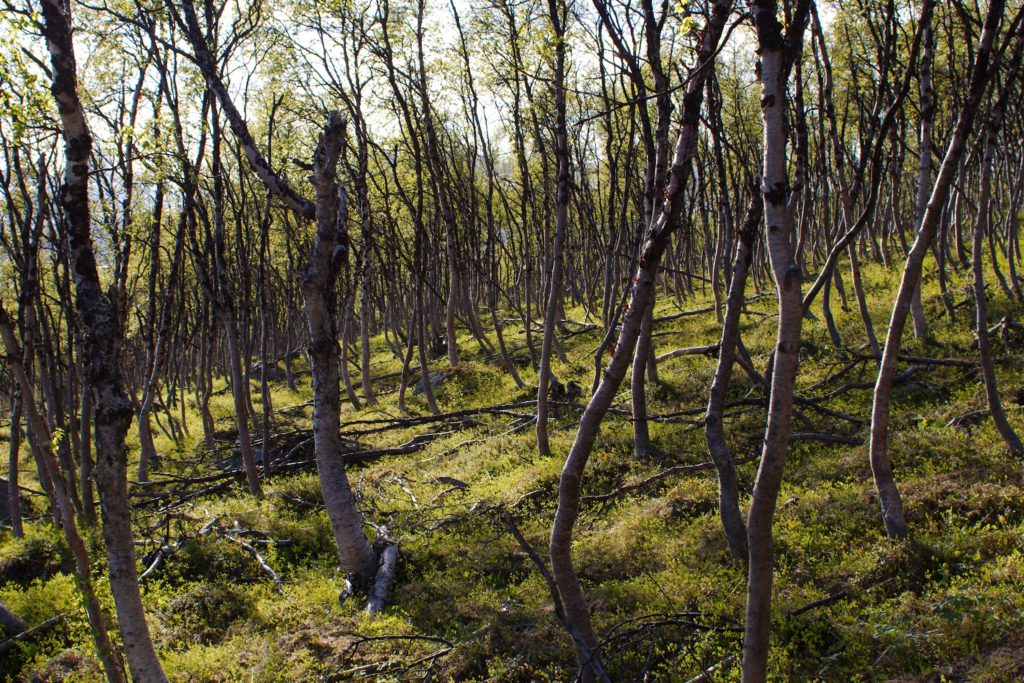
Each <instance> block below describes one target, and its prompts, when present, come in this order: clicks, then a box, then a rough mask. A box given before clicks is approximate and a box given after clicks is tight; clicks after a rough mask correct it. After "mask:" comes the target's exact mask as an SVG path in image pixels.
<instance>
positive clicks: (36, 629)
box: [0, 612, 67, 655]
mask: <svg viewBox="0 0 1024 683" xmlns="http://www.w3.org/2000/svg"><path fill="white" fill-rule="evenodd" d="M66 616H67V613H65V612H62V613H60V614H58V615H57V616H55V617H50V618H49V619H47V620H46V621H44V622H42V623H41V624H37V625H35V626H33V627H32V628H30V629H26V630H24V631H22V632H21V633H19V634H18V635H16V636H14V637H12V638H8V639H7V640H5V641H4V642H2V643H0V655H2V654H3V653H5V652H7V651H8V650H10V649H11V648H13V647H14V646H15V645H17V644H18V643H20V642H22V641H25V640H28V639H29V638H31V637H32V636H34V635H35V634H37V633H40V632H42V631H45V630H47V629H48V628H50V627H51V626H54V625H55V624H57V622H59V621H62V620H63V619H64V617H66Z"/></svg>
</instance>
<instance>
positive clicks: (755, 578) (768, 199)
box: [742, 0, 809, 683]
mask: <svg viewBox="0 0 1024 683" xmlns="http://www.w3.org/2000/svg"><path fill="white" fill-rule="evenodd" d="M751 12H752V14H753V19H754V25H755V26H756V28H757V46H758V57H759V59H760V71H759V76H760V82H761V115H762V118H763V120H764V135H763V146H764V165H763V170H762V173H761V178H762V180H761V182H762V183H763V186H762V194H763V195H764V222H765V243H766V246H767V247H768V256H769V259H770V262H771V268H772V274H773V276H774V279H775V287H776V292H777V295H778V305H779V322H778V335H777V338H776V342H775V351H774V353H773V360H774V363H773V367H772V373H771V396H770V398H769V402H768V425H767V428H766V430H765V435H764V445H763V447H762V451H761V464H760V467H759V468H758V471H757V479H756V480H755V481H754V492H753V495H752V496H751V500H750V511H749V512H748V514H747V547H748V553H749V560H748V567H747V613H746V623H745V624H744V630H743V665H742V671H743V681H744V683H761V682H763V681H765V680H766V679H767V672H768V647H769V630H770V624H771V609H772V579H773V572H774V565H775V555H774V539H773V535H772V523H773V521H774V517H775V502H776V499H777V498H778V495H779V488H780V487H781V485H782V472H783V465H784V463H785V459H786V450H787V449H788V447H789V434H790V429H791V426H792V414H793V392H794V389H795V385H796V370H797V364H798V362H799V359H800V328H801V325H802V323H803V311H804V308H803V297H802V295H801V292H800V288H801V287H800V285H801V271H800V266H799V265H798V264H797V262H796V255H795V253H794V247H795V244H796V234H795V232H796V231H795V226H794V223H793V213H792V208H791V207H790V205H789V203H788V200H789V177H788V172H787V168H786V163H787V159H786V141H787V137H788V135H787V127H788V124H787V121H786V119H787V116H786V108H787V100H786V88H787V84H788V82H789V72H790V69H791V66H792V64H793V63H794V62H795V61H796V60H798V59H800V55H801V53H802V51H803V31H804V25H805V24H806V22H807V18H808V12H809V2H806V1H804V2H801V3H799V4H798V6H797V8H796V11H795V16H794V18H793V19H792V23H790V24H789V27H788V29H787V31H786V32H785V34H783V29H782V25H781V24H780V23H779V20H778V19H777V17H776V3H775V0H757V1H756V2H753V3H752V4H751Z"/></svg>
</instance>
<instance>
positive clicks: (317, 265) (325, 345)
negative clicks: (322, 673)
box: [302, 112, 377, 585]
mask: <svg viewBox="0 0 1024 683" xmlns="http://www.w3.org/2000/svg"><path fill="white" fill-rule="evenodd" d="M344 126H345V124H344V122H343V121H342V119H341V115H340V114H338V113H337V112H332V113H331V116H330V119H329V120H328V122H327V125H326V126H325V127H324V131H323V133H322V134H321V136H320V142H319V143H318V144H317V148H316V153H315V154H314V155H313V175H312V176H311V180H312V182H313V187H314V188H316V236H315V237H314V239H313V246H312V248H311V249H310V258H309V266H308V267H307V268H306V270H305V272H304V273H303V275H302V291H303V293H304V295H305V301H306V322H307V325H308V327H309V358H310V369H311V371H312V375H313V443H314V448H315V451H316V467H317V472H318V474H319V475H320V490H321V492H322V493H323V498H324V503H325V504H326V506H327V516H328V517H329V518H330V520H331V528H332V529H333V531H334V540H335V543H336V544H337V546H338V552H339V553H340V555H341V563H342V566H343V567H344V568H345V569H346V570H348V571H350V572H353V573H355V574H356V576H357V577H358V578H359V579H360V580H362V581H364V582H366V584H367V585H369V582H370V581H371V580H372V579H373V576H374V574H376V572H377V554H376V553H375V552H374V551H373V548H371V547H370V543H369V541H368V540H367V538H366V534H365V532H364V531H363V526H362V519H361V518H360V516H359V511H358V510H357V509H356V503H355V496H354V495H353V493H352V489H351V487H350V486H349V482H348V475H347V474H346V473H345V460H344V457H343V455H342V448H341V437H340V435H339V432H340V430H341V420H340V412H339V411H340V408H341V405H340V404H341V393H340V390H339V386H338V380H339V376H338V374H339V367H338V365H339V363H340V362H343V359H341V358H340V357H339V354H338V332H337V325H336V322H335V316H334V310H335V308H336V306H335V301H336V299H335V296H336V295H335V293H334V285H335V283H336V282H337V277H338V266H339V260H340V258H341V254H339V253H338V252H337V248H338V247H339V246H341V248H343V249H344V248H347V247H345V246H342V245H345V243H346V242H347V240H345V239H340V237H341V236H342V233H343V232H344V231H345V230H346V227H345V219H346V214H347V208H348V207H347V201H346V196H345V188H344V186H342V185H339V184H338V182H337V180H336V178H337V166H338V158H339V157H340V155H341V150H342V142H343V136H344Z"/></svg>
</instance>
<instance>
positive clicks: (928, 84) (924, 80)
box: [910, 5, 935, 339]
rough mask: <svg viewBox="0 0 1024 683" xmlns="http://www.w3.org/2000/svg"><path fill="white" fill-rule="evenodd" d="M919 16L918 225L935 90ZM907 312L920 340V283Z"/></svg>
mask: <svg viewBox="0 0 1024 683" xmlns="http://www.w3.org/2000/svg"><path fill="white" fill-rule="evenodd" d="M930 8H931V5H929V10H928V11H927V12H925V13H924V14H923V15H922V17H921V23H922V29H921V30H922V39H921V47H922V49H921V63H920V65H919V66H918V82H919V92H920V98H921V130H920V136H919V139H918V152H917V206H916V212H915V218H916V222H917V224H918V225H921V220H922V219H923V218H924V212H925V209H927V208H928V192H929V190H930V189H931V186H932V124H933V122H934V120H935V91H934V89H933V88H932V63H933V52H934V49H933V48H934V44H935V40H934V38H933V36H932V10H931V9H930ZM910 314H911V316H912V318H913V321H914V336H915V337H917V338H918V339H924V338H925V337H927V336H928V319H927V318H926V317H925V314H924V306H923V305H922V303H921V283H920V282H919V283H917V286H916V287H914V294H913V296H912V297H911V299H910Z"/></svg>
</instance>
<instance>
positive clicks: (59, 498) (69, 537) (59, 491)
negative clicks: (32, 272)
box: [0, 26, 125, 683]
mask: <svg viewBox="0 0 1024 683" xmlns="http://www.w3.org/2000/svg"><path fill="white" fill-rule="evenodd" d="M48 28H49V26H48ZM0 338H2V343H3V346H4V348H5V349H6V350H7V354H8V359H9V360H8V362H9V365H10V368H11V371H12V374H13V375H14V379H15V382H17V384H18V387H19V389H20V391H21V406H22V407H24V410H25V416H26V417H27V418H28V422H29V425H30V427H31V432H32V434H33V437H32V439H31V442H32V443H31V445H32V449H33V451H34V452H35V453H36V456H37V457H38V458H39V459H40V460H41V461H42V462H43V463H44V464H45V467H46V470H47V472H48V473H49V476H50V481H52V482H53V500H54V507H55V508H56V509H57V510H58V511H59V515H60V527H61V529H62V530H63V532H64V538H65V540H66V541H67V544H68V547H69V548H70V549H71V554H72V556H73V557H74V559H75V582H76V583H77V585H78V590H79V592H80V593H81V594H82V603H83V606H84V607H85V611H86V615H87V617H88V619H89V628H90V630H91V632H92V638H93V644H94V645H95V646H96V654H97V656H98V657H99V659H100V663H101V664H102V665H103V673H104V674H105V675H106V677H107V680H108V681H109V682H110V683H123V682H124V680H125V676H124V668H123V667H122V665H121V661H120V659H119V658H118V657H117V655H116V653H115V652H114V648H113V646H112V645H111V643H110V638H109V636H108V635H107V623H106V618H105V616H104V615H103V609H102V608H101V607H100V602H99V600H98V599H97V597H96V591H95V590H94V589H93V585H92V562H91V560H90V558H89V551H88V549H87V548H86V546H85V542H84V541H83V540H82V536H81V534H80V533H79V532H78V524H77V523H76V521H75V512H76V511H75V506H74V505H73V503H72V501H71V497H70V496H69V495H68V491H67V488H66V487H65V485H64V481H65V480H64V477H63V476H62V474H61V471H60V465H59V464H58V462H57V458H56V456H54V454H53V449H52V445H51V444H52V440H51V438H50V430H49V427H48V426H47V424H46V421H45V420H44V419H43V417H42V415H40V414H39V410H38V408H36V402H35V396H34V394H33V392H32V385H31V384H30V382H29V379H28V375H26V374H25V367H24V366H23V365H22V364H21V361H20V360H19V359H20V358H21V350H20V349H19V348H18V341H17V339H16V338H15V336H14V329H13V327H12V324H11V320H10V318H9V317H8V315H7V311H5V310H4V308H3V305H2V304H0ZM12 436H13V432H12ZM12 443H13V438H12ZM11 480H12V481H17V477H11ZM14 491H15V495H18V493H17V487H16V486H15V488H14ZM12 510H13V508H12Z"/></svg>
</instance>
